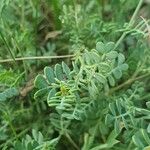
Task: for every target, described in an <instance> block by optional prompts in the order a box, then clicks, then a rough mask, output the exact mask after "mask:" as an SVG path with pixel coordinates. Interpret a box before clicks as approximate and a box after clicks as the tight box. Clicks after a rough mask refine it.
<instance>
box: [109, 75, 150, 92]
mask: <svg viewBox="0 0 150 150" xmlns="http://www.w3.org/2000/svg"><path fill="white" fill-rule="evenodd" d="M149 75H150V73H147V74H144V75H141V76H139V77H136V78H133V77H132V78H130V79H129V80H127V81H126V82H124V83H122V84H120V85H118V86H117V87H115V88H112V89H111V90H110V91H109V94H111V93H113V92H115V91H117V90H120V89H121V88H123V87H124V86H126V85H129V84H131V83H133V82H134V81H136V80H140V79H143V78H145V77H147V76H149Z"/></svg>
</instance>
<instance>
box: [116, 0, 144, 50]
mask: <svg viewBox="0 0 150 150" xmlns="http://www.w3.org/2000/svg"><path fill="white" fill-rule="evenodd" d="M142 3H143V0H140V1H139V3H138V5H137V7H136V9H135V11H134V13H133V15H132V17H131V19H130V21H129V24H128V26H127V28H126V30H128V29H129V28H130V27H131V26H133V24H134V20H135V18H136V16H137V14H138V12H139V9H140V7H141V5H142ZM126 35H127V32H126V31H125V32H124V33H123V34H122V35H121V37H120V38H119V40H118V41H117V43H116V45H115V48H114V50H115V49H116V48H117V47H118V46H119V45H120V43H121V42H122V40H123V39H124V38H125V36H126Z"/></svg>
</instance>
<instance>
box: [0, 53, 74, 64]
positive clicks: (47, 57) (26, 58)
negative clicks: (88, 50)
mask: <svg viewBox="0 0 150 150" xmlns="http://www.w3.org/2000/svg"><path fill="white" fill-rule="evenodd" d="M74 56H75V55H61V56H31V57H21V58H15V61H22V60H35V59H38V60H40V59H59V58H70V57H74ZM11 61H13V59H4V60H0V63H6V62H11Z"/></svg>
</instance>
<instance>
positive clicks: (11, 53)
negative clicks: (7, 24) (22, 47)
mask: <svg viewBox="0 0 150 150" xmlns="http://www.w3.org/2000/svg"><path fill="white" fill-rule="evenodd" d="M0 36H1V38H2V40H3V42H4V43H5V45H6V47H7V50H8V52H9V53H10V55H11V57H12V61H14V62H15V63H16V60H15V57H14V55H13V52H12V51H11V49H10V47H9V45H8V43H7V41H6V40H5V38H4V36H3V34H2V32H1V31H0Z"/></svg>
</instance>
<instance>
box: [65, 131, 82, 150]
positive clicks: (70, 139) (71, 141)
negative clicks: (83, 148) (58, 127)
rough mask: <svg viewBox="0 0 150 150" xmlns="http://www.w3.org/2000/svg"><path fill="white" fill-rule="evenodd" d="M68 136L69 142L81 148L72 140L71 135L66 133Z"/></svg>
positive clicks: (78, 149)
mask: <svg viewBox="0 0 150 150" xmlns="http://www.w3.org/2000/svg"><path fill="white" fill-rule="evenodd" d="M66 137H67V139H68V140H69V142H70V143H71V144H72V145H73V146H74V147H75V148H76V149H77V150H80V148H79V147H78V146H77V144H76V143H75V142H74V141H73V140H72V138H71V137H70V135H69V134H68V133H66Z"/></svg>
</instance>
